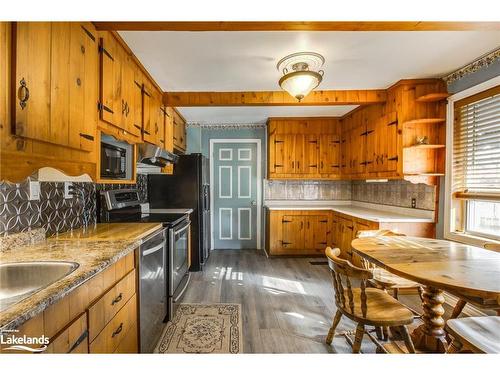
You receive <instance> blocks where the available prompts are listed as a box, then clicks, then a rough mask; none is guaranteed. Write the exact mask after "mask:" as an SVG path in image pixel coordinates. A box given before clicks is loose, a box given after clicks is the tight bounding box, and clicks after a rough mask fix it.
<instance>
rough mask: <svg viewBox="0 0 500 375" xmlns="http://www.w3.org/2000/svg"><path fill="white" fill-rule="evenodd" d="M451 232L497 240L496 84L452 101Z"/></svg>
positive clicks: (499, 158) (499, 117)
mask: <svg viewBox="0 0 500 375" xmlns="http://www.w3.org/2000/svg"><path fill="white" fill-rule="evenodd" d="M453 116H454V117H453V144H452V153H451V173H452V177H451V200H452V202H451V206H450V211H451V214H452V217H451V218H450V220H451V221H452V223H451V224H452V225H451V226H450V229H451V231H454V232H455V233H462V234H465V235H471V236H475V237H480V238H484V239H488V238H490V239H494V240H500V86H495V87H493V88H490V89H487V90H484V91H482V92H479V93H476V94H474V95H470V96H468V97H465V98H463V99H460V100H457V101H455V102H454V103H453Z"/></svg>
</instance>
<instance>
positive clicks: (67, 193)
mask: <svg viewBox="0 0 500 375" xmlns="http://www.w3.org/2000/svg"><path fill="white" fill-rule="evenodd" d="M72 186H73V183H71V182H65V183H64V199H71V198H73V191H72V189H71V187H72Z"/></svg>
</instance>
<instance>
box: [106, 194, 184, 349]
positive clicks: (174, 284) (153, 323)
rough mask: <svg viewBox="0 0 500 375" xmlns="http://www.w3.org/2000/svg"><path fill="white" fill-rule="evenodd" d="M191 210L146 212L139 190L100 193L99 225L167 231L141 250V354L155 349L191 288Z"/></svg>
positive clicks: (152, 239)
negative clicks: (155, 225) (145, 226)
mask: <svg viewBox="0 0 500 375" xmlns="http://www.w3.org/2000/svg"><path fill="white" fill-rule="evenodd" d="M190 211H191V210H180V209H175V210H169V209H158V210H151V211H150V212H142V210H141V204H140V201H139V194H138V191H137V190H135V189H120V190H108V191H103V192H100V193H99V196H98V199H97V213H98V215H97V216H98V221H99V222H119V223H124V222H126V223H161V224H162V225H163V230H161V231H160V232H157V233H155V234H153V235H152V236H151V237H150V238H148V239H146V240H145V241H144V242H143V244H142V245H141V247H140V251H139V255H138V259H137V264H138V265H139V301H140V304H139V316H140V319H139V322H140V323H139V324H140V332H141V338H140V341H141V343H140V345H141V352H150V351H152V350H153V349H154V347H152V346H154V343H156V340H157V337H156V336H157V335H159V334H160V333H161V331H162V329H161V327H160V326H161V325H162V323H163V322H165V321H168V320H170V319H171V318H172V316H173V314H174V312H175V308H176V303H177V302H178V301H179V300H180V298H181V297H182V295H183V293H184V291H185V290H186V288H187V286H188V284H189V277H190V275H189V258H188V257H189V248H190V243H189V242H190V228H191V221H190V218H189V212H190Z"/></svg>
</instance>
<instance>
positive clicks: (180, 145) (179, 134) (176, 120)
mask: <svg viewBox="0 0 500 375" xmlns="http://www.w3.org/2000/svg"><path fill="white" fill-rule="evenodd" d="M173 112H174V113H173V115H174V116H173V146H174V149H176V150H178V151H180V152H181V153H184V152H186V148H187V140H186V121H185V120H184V118H183V117H182V116H181V115H180V114H179V112H177V110H175V109H174V111H173Z"/></svg>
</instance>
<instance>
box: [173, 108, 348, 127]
mask: <svg viewBox="0 0 500 375" xmlns="http://www.w3.org/2000/svg"><path fill="white" fill-rule="evenodd" d="M356 107H357V106H355V105H339V106H307V107H181V108H178V110H179V112H180V113H181V114H182V115H183V116H184V118H186V119H187V120H188V121H189V122H198V123H210V124H256V123H259V124H263V123H265V122H266V121H267V118H268V117H315V116H316V117H317V116H333V117H337V116H342V115H344V114H346V113H347V112H349V111H352V110H353V109H354V108H356Z"/></svg>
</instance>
